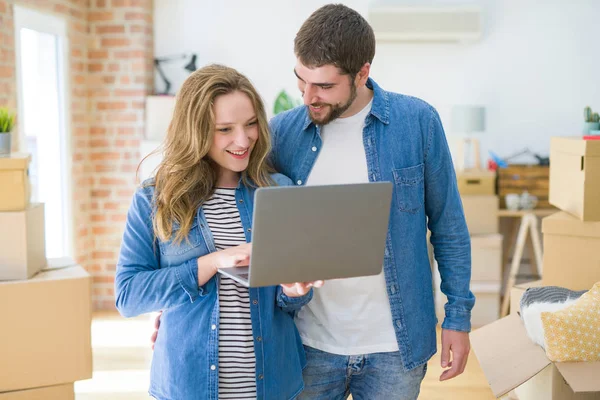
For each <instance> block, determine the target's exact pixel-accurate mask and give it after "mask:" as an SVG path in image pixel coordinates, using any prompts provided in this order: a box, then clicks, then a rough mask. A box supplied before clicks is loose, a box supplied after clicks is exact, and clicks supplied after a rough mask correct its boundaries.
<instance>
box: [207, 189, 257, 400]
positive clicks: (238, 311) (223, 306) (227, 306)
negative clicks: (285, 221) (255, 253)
mask: <svg viewBox="0 0 600 400" xmlns="http://www.w3.org/2000/svg"><path fill="white" fill-rule="evenodd" d="M202 208H203V210H204V215H205V216H206V222H207V223H208V226H209V227H210V230H211V232H212V235H213V237H214V240H215V247H216V249H217V250H223V249H226V248H228V247H232V246H236V245H239V244H243V243H246V237H245V236H244V228H243V227H242V221H241V220H240V214H239V211H238V208H237V205H236V203H235V189H229V188H217V189H216V190H215V193H214V195H213V196H212V197H211V198H210V199H209V200H208V201H206V203H204V205H203V207H202ZM255 374H256V359H255V357H254V336H253V335H252V324H251V321H250V296H249V293H248V288H246V287H244V286H242V285H240V284H238V283H237V282H235V281H234V280H233V279H231V278H227V277H225V276H223V275H221V276H220V285H219V399H255V398H256V377H255Z"/></svg>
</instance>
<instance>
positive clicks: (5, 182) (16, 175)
mask: <svg viewBox="0 0 600 400" xmlns="http://www.w3.org/2000/svg"><path fill="white" fill-rule="evenodd" d="M30 161H31V156H30V155H29V154H19V153H12V154H11V155H10V157H4V158H2V157H0V188H2V191H0V211H21V210H24V209H25V208H27V206H28V205H29V197H30V194H31V186H30V183H29V162H30Z"/></svg>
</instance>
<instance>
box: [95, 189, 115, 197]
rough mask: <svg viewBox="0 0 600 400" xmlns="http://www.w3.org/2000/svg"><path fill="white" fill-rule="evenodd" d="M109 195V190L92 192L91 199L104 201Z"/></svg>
mask: <svg viewBox="0 0 600 400" xmlns="http://www.w3.org/2000/svg"><path fill="white" fill-rule="evenodd" d="M110 193H111V192H110V190H92V197H93V198H100V199H104V198H107V197H110Z"/></svg>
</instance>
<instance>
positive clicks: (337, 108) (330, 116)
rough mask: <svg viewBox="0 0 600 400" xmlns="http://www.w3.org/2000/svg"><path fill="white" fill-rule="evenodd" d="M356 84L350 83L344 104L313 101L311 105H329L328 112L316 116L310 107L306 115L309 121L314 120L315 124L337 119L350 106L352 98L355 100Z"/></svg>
mask: <svg viewBox="0 0 600 400" xmlns="http://www.w3.org/2000/svg"><path fill="white" fill-rule="evenodd" d="M356 96H357V93H356V86H355V85H354V83H351V84H350V97H349V98H348V101H347V102H346V104H344V105H342V104H341V103H338V104H335V105H334V104H328V103H314V104H311V106H313V107H319V106H321V107H329V112H328V113H327V114H325V115H323V116H322V117H320V118H319V117H317V116H315V115H313V114H312V112H311V110H310V108H309V109H308V116H309V117H310V119H311V121H312V122H314V123H315V124H317V125H327V124H328V123H330V122H331V121H333V120H336V119H338V118H339V117H340V116H341V115H342V114H343V113H345V112H346V111H347V110H348V108H350V106H351V105H352V103H353V102H354V100H356Z"/></svg>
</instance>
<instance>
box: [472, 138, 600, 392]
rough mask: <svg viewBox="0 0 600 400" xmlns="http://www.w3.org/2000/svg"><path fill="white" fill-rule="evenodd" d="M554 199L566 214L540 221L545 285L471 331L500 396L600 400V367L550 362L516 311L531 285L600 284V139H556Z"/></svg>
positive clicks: (517, 291)
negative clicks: (497, 318) (500, 316)
mask: <svg viewBox="0 0 600 400" xmlns="http://www.w3.org/2000/svg"><path fill="white" fill-rule="evenodd" d="M549 201H550V203H551V204H552V205H554V206H556V207H558V208H559V209H560V210H561V211H558V212H557V213H555V214H553V215H550V216H548V217H546V218H544V219H543V220H542V233H543V235H544V261H543V268H542V280H541V281H537V282H530V283H526V284H521V285H517V286H515V287H514V288H513V289H512V292H511V315H509V316H508V317H506V318H503V319H502V320H500V321H497V322H495V323H492V324H490V325H488V326H485V327H483V328H482V329H479V330H477V331H475V332H473V334H472V335H471V341H472V345H473V348H474V350H475V353H476V354H477V358H478V359H479V362H480V364H481V366H482V368H483V370H484V373H485V375H486V377H487V378H488V381H489V382H490V386H491V388H492V391H493V392H494V394H495V395H496V396H498V397H499V396H502V395H504V394H506V393H508V392H510V391H511V390H513V389H514V395H515V396H516V397H517V398H518V399H520V400H592V399H594V400H597V399H600V379H598V377H600V362H595V363H594V362H580V363H577V362H573V363H552V362H550V360H548V358H547V357H546V354H545V352H544V350H543V349H542V348H541V347H540V346H537V345H535V344H534V343H533V342H532V341H531V340H530V339H529V337H528V336H527V334H526V332H525V329H524V326H523V323H522V322H521V320H520V317H519V315H518V311H519V301H520V298H521V296H522V294H523V293H524V292H525V290H526V289H527V288H528V287H534V286H560V287H566V288H568V289H572V290H588V289H590V288H591V287H592V286H593V285H594V283H596V282H598V281H600V251H598V249H599V248H600V140H584V139H581V138H552V140H551V144H550V195H549ZM590 313H591V314H594V315H595V311H594V310H590ZM595 317H596V316H595ZM598 336H599V338H600V332H598ZM595 340H598V338H596V339H595ZM599 354H600V350H599Z"/></svg>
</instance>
